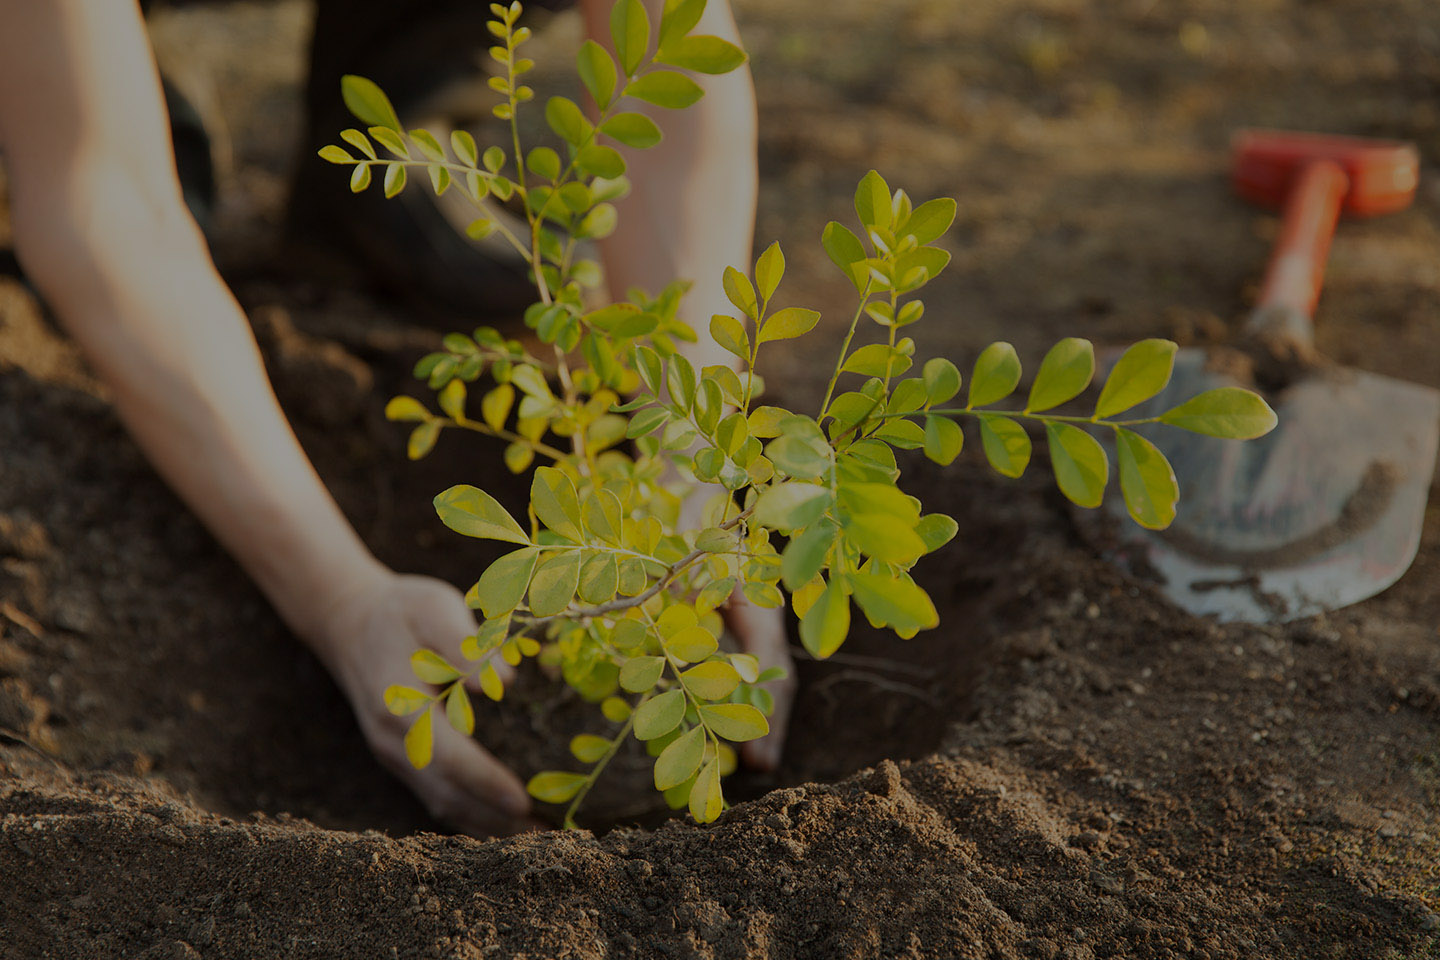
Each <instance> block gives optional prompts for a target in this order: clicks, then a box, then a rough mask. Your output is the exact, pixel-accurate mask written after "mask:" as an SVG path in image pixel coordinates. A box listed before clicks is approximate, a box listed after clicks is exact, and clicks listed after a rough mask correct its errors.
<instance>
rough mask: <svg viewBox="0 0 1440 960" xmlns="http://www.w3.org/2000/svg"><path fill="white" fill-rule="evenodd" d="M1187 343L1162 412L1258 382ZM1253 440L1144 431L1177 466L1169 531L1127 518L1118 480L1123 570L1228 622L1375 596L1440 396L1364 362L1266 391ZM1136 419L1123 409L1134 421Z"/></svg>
mask: <svg viewBox="0 0 1440 960" xmlns="http://www.w3.org/2000/svg"><path fill="white" fill-rule="evenodd" d="M1216 356H1223V353H1221V354H1216V355H1207V354H1206V353H1205V352H1204V351H1200V350H1183V351H1181V352H1180V353H1179V354H1178V356H1177V358H1176V364H1175V373H1174V376H1173V377H1172V379H1171V381H1170V385H1169V386H1168V387H1167V388H1166V389H1165V391H1164V392H1163V393H1162V394H1161V395H1160V396H1159V397H1157V398H1155V399H1154V400H1151V401H1149V402H1147V403H1146V404H1145V405H1144V406H1143V407H1141V408H1139V409H1137V410H1136V411H1135V415H1136V416H1154V415H1157V414H1158V413H1160V412H1161V411H1163V410H1166V409H1169V408H1170V407H1173V406H1175V405H1176V404H1178V403H1180V402H1182V401H1183V400H1185V399H1187V398H1189V397H1191V396H1194V395H1195V394H1197V393H1201V392H1203V391H1205V390H1210V389H1214V388H1216V387H1223V386H1242V387H1249V388H1252V389H1253V386H1254V385H1253V384H1252V383H1249V382H1248V376H1247V375H1246V374H1245V373H1244V372H1242V370H1241V368H1240V367H1236V368H1235V372H1227V370H1226V369H1225V367H1224V366H1223V364H1217V363H1216V362H1215V358H1216ZM1267 399H1269V401H1270V403H1271V406H1273V407H1274V408H1275V412H1276V414H1277V415H1278V416H1279V425H1278V426H1277V427H1276V428H1275V429H1274V430H1273V431H1271V432H1270V433H1269V434H1267V435H1266V436H1264V437H1261V438H1260V439H1258V440H1249V441H1235V440H1218V439H1214V438H1211V437H1204V436H1199V435H1196V434H1188V433H1181V432H1179V431H1176V430H1173V429H1170V428H1157V427H1155V426H1150V427H1141V428H1140V432H1142V433H1144V434H1146V436H1148V438H1149V439H1150V440H1151V441H1152V442H1153V443H1155V444H1156V446H1158V447H1159V448H1160V449H1161V450H1162V451H1163V452H1164V453H1165V455H1166V457H1168V458H1169V460H1170V462H1171V463H1172V464H1173V465H1174V467H1175V475H1176V476H1177V477H1178V478H1179V481H1180V503H1179V506H1178V508H1177V512H1176V518H1175V522H1174V524H1172V525H1171V527H1170V528H1169V529H1167V530H1162V531H1151V530H1144V529H1142V528H1140V527H1139V526H1137V525H1136V524H1135V523H1134V522H1133V521H1131V520H1129V519H1128V517H1127V515H1126V510H1125V503H1124V500H1123V498H1122V496H1121V494H1120V491H1119V490H1118V489H1115V487H1117V486H1118V485H1112V487H1111V490H1110V491H1109V493H1108V494H1107V497H1106V500H1105V504H1104V509H1103V513H1104V514H1108V516H1109V517H1110V518H1114V520H1118V524H1117V523H1113V522H1111V523H1109V524H1108V527H1109V535H1108V536H1107V537H1106V538H1105V539H1106V540H1107V541H1109V542H1110V543H1111V544H1112V546H1111V548H1110V549H1109V550H1107V552H1109V553H1112V554H1113V559H1116V560H1118V561H1119V562H1120V563H1121V564H1122V566H1124V567H1126V568H1127V569H1128V570H1129V571H1130V572H1131V573H1133V574H1135V575H1137V576H1140V577H1142V578H1145V579H1154V580H1157V581H1158V582H1159V583H1160V585H1161V588H1162V589H1163V591H1164V592H1165V594H1166V595H1167V596H1169V597H1170V599H1171V600H1173V601H1174V602H1175V603H1176V604H1178V605H1179V606H1181V607H1183V608H1184V609H1186V610H1188V611H1190V612H1192V613H1195V614H1200V615H1213V616H1215V617H1216V618H1217V619H1219V620H1221V621H1246V622H1252V623H1266V622H1272V623H1273V622H1283V621H1286V620H1294V619H1297V618H1299V617H1305V616H1311V615H1313V614H1316V613H1320V612H1323V611H1326V610H1334V609H1337V608H1339V607H1344V606H1346V605H1348V604H1351V603H1356V602H1358V601H1360V600H1364V599H1365V598H1367V597H1371V596H1374V595H1375V594H1377V593H1379V592H1380V591H1381V590H1384V589H1385V588H1386V587H1388V586H1390V585H1391V584H1392V583H1394V582H1395V581H1396V580H1398V579H1400V577H1401V575H1402V574H1404V572H1405V571H1406V570H1407V569H1408V568H1409V566H1410V564H1411V562H1412V561H1413V560H1414V559H1415V553H1416V551H1417V550H1418V549H1419V546H1420V529H1421V526H1422V523H1423V520H1424V515H1425V502H1426V498H1427V496H1428V493H1429V488H1430V478H1431V476H1432V474H1433V473H1434V470H1435V455H1436V443H1437V436H1440V391H1435V390H1432V389H1430V388H1428V387H1422V386H1418V385H1416V384H1412V383H1406V382H1403V381H1399V380H1394V379H1391V378H1389V377H1381V376H1377V375H1375V374H1370V373H1365V372H1362V371H1356V370H1344V369H1326V370H1321V371H1317V372H1315V373H1313V374H1311V375H1309V376H1307V377H1305V378H1303V379H1301V380H1299V381H1297V382H1295V383H1293V384H1291V385H1290V386H1289V387H1287V388H1285V389H1284V390H1283V391H1282V392H1280V393H1279V394H1277V395H1275V396H1272V397H1269V398H1267ZM1128 416H1129V414H1127V417H1128Z"/></svg>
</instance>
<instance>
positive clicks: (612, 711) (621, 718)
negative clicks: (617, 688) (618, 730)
mask: <svg viewBox="0 0 1440 960" xmlns="http://www.w3.org/2000/svg"><path fill="white" fill-rule="evenodd" d="M600 712H601V713H602V714H604V715H605V719H606V720H609V721H610V722H611V723H624V722H625V721H626V720H629V719H630V704H628V703H626V702H625V701H624V700H622V699H620V698H619V697H606V698H605V699H604V700H601V701H600Z"/></svg>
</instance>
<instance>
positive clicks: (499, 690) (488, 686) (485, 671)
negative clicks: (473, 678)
mask: <svg viewBox="0 0 1440 960" xmlns="http://www.w3.org/2000/svg"><path fill="white" fill-rule="evenodd" d="M479 681H480V692H481V693H483V694H485V696H487V697H489V698H490V699H491V700H494V701H495V702H496V703H499V702H500V700H502V699H503V698H504V697H505V684H504V683H502V682H501V680H500V674H499V673H498V672H496V670H495V665H494V664H491V663H487V664H485V666H483V667H481V668H480V676H479Z"/></svg>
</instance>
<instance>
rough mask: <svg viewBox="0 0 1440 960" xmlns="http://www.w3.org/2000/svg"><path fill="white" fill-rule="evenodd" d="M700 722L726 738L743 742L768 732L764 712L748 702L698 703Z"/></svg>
mask: <svg viewBox="0 0 1440 960" xmlns="http://www.w3.org/2000/svg"><path fill="white" fill-rule="evenodd" d="M700 722H702V723H704V724H705V726H707V727H709V728H710V730H711V731H712V732H713V733H714V734H715V735H716V736H720V737H724V738H725V739H726V740H732V741H734V742H736V743H743V742H744V741H746V740H758V739H760V738H761V737H763V736H765V734H767V733H769V732H770V721H768V720H766V719H765V714H763V713H761V712H760V711H759V710H757V709H755V708H754V707H752V706H750V704H748V703H704V704H701V705H700Z"/></svg>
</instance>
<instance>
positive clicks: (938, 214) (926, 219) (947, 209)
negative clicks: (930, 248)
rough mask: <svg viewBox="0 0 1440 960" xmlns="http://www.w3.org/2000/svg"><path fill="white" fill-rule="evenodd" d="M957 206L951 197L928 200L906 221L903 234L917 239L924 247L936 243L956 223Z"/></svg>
mask: <svg viewBox="0 0 1440 960" xmlns="http://www.w3.org/2000/svg"><path fill="white" fill-rule="evenodd" d="M955 212H956V204H955V201H954V200H951V199H950V198H949V197H941V198H940V199H938V200H927V201H926V202H925V203H922V204H920V206H918V207H916V208H915V212H914V213H912V214H910V219H909V220H908V221H906V223H905V226H904V228H903V230H902V232H903V233H904V234H905V235H907V236H912V237H914V238H915V242H917V243H919V244H920V245H921V246H924V245H925V244H927V243H934V242H935V241H936V240H939V239H940V238H941V237H942V236H944V235H945V231H947V230H949V229H950V225H951V224H952V223H954V222H955Z"/></svg>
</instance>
